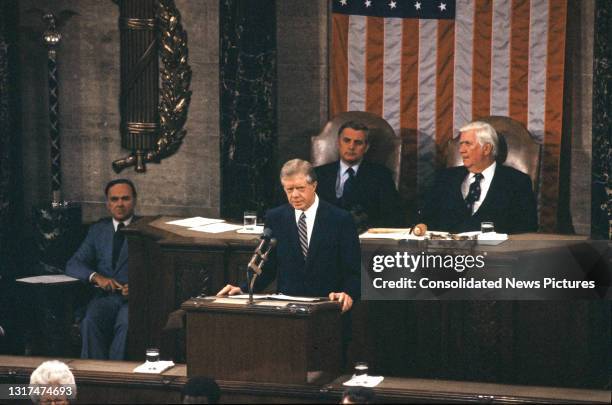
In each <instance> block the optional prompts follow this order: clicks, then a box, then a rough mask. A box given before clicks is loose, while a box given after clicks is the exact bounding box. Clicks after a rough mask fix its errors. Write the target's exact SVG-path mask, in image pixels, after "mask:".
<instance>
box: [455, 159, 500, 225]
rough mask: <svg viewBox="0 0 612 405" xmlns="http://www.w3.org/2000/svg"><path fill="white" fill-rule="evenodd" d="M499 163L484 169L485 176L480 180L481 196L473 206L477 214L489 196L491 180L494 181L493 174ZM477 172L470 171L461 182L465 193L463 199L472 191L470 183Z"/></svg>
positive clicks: (473, 212) (473, 210)
mask: <svg viewBox="0 0 612 405" xmlns="http://www.w3.org/2000/svg"><path fill="white" fill-rule="evenodd" d="M496 166H497V163H495V162H493V164H491V166H489V167H487V168H486V169H484V170H483V171H482V173H481V174H482V176H483V178H482V179H481V180H480V198H479V199H478V200H476V201H475V202H474V206H473V207H472V214H475V213H476V211H478V208H480V205H481V204H482V202H483V201H484V199H485V198H486V197H487V193H488V192H489V187H491V182H492V181H493V176H494V175H495V167H496ZM475 176H476V173H472V172H470V173H469V174H468V175H467V176H466V177H465V180H463V183H461V194H462V195H463V199H464V200H465V197H467V195H468V193H469V192H470V185H471V184H472V183H473V182H474V177H475Z"/></svg>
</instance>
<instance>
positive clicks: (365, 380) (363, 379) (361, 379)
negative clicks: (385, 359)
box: [342, 375, 385, 388]
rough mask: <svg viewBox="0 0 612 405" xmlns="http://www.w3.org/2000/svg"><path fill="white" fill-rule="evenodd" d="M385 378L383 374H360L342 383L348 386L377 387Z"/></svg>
mask: <svg viewBox="0 0 612 405" xmlns="http://www.w3.org/2000/svg"><path fill="white" fill-rule="evenodd" d="M384 379H385V377H383V376H371V375H360V376H358V377H357V376H353V378H351V379H350V380H348V381H346V382H344V383H342V385H345V386H347V387H368V388H373V387H376V386H377V385H378V384H380V383H381V382H383V380H384Z"/></svg>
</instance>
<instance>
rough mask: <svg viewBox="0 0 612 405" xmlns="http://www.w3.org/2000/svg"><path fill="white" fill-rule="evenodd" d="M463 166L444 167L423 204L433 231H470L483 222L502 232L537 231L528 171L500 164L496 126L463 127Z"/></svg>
mask: <svg viewBox="0 0 612 405" xmlns="http://www.w3.org/2000/svg"><path fill="white" fill-rule="evenodd" d="M460 132H461V135H460V139H459V152H460V154H461V158H462V159H463V166H458V167H452V168H448V169H444V170H443V171H442V172H441V173H439V175H438V176H437V178H436V181H435V184H434V187H433V189H432V190H431V192H430V193H429V195H428V196H427V199H426V200H427V203H426V204H425V205H424V207H423V216H422V221H423V222H424V223H426V224H427V225H428V226H429V228H430V229H433V230H441V231H449V232H466V231H477V230H480V223H481V222H483V221H490V222H493V223H494V226H495V231H496V232H502V233H524V232H535V231H537V228H538V220H537V211H536V201H535V197H534V195H533V191H532V188H531V179H530V178H529V176H527V175H526V174H524V173H522V172H520V171H518V170H515V169H513V168H511V167H508V166H503V165H502V164H498V163H496V161H495V159H496V156H497V151H498V144H499V142H498V137H497V133H496V132H495V129H494V128H493V127H492V126H491V125H489V124H487V123H485V122H480V121H475V122H472V123H470V124H468V125H466V126H464V127H463V128H461V129H460Z"/></svg>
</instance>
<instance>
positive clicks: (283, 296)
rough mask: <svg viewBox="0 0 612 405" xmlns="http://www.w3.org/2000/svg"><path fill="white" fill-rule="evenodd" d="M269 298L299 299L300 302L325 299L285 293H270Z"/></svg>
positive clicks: (282, 299)
mask: <svg viewBox="0 0 612 405" xmlns="http://www.w3.org/2000/svg"><path fill="white" fill-rule="evenodd" d="M268 298H270V299H272V300H281V301H298V302H318V301H322V300H323V299H324V298H320V297H296V296H292V295H285V294H270V295H269V296H268Z"/></svg>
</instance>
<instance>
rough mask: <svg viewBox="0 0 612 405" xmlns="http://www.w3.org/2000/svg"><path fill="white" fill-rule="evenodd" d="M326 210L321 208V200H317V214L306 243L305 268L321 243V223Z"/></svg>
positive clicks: (308, 266)
mask: <svg viewBox="0 0 612 405" xmlns="http://www.w3.org/2000/svg"><path fill="white" fill-rule="evenodd" d="M326 213H327V211H326V210H325V208H323V206H322V204H321V200H319V207H318V208H317V214H316V216H315V223H314V226H313V227H312V235H310V243H309V244H308V257H307V258H306V268H307V269H309V268H310V267H311V265H312V264H311V263H313V261H314V259H315V255H316V254H317V252H318V251H319V249H318V247H319V245H320V243H321V239H322V237H323V236H322V235H323V231H322V227H323V223H324V222H325V214H326Z"/></svg>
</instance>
